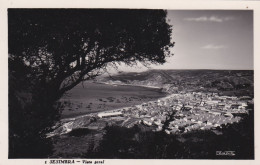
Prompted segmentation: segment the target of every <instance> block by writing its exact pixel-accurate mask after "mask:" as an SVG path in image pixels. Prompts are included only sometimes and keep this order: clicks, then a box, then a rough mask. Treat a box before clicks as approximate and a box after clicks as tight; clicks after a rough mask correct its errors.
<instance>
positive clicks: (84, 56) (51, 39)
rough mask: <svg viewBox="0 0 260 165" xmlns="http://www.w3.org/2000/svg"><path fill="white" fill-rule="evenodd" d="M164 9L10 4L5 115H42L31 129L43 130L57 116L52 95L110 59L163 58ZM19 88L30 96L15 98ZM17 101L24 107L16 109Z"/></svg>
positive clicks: (167, 31)
mask: <svg viewBox="0 0 260 165" xmlns="http://www.w3.org/2000/svg"><path fill="white" fill-rule="evenodd" d="M166 15H167V12H166V11H163V10H119V9H113V10H112V9H106V10H105V9H103V10H100V9H87V10H83V9H48V10H47V9H9V10H8V46H9V105H10V106H9V111H10V114H11V115H10V118H9V121H10V122H11V121H13V120H16V123H19V122H18V121H20V120H21V119H22V116H23V119H25V120H31V118H34V119H37V120H36V121H37V122H39V121H42V122H41V123H42V124H39V123H36V125H40V126H39V128H38V129H36V130H35V132H41V133H42V136H44V132H46V131H43V130H46V128H47V127H50V126H51V124H52V123H53V121H54V120H56V119H57V118H58V114H59V111H58V108H57V106H54V105H57V104H56V102H57V100H59V98H61V97H62V95H63V94H64V93H65V92H66V91H68V90H70V89H72V88H73V87H75V86H76V85H77V84H79V83H80V82H82V81H84V80H88V79H91V78H93V77H95V76H97V75H99V74H100V73H101V72H102V70H104V69H106V67H107V66H108V65H111V64H117V63H125V64H127V65H134V64H135V63H136V62H141V63H143V64H145V65H146V64H151V63H155V64H162V63H164V62H165V58H166V57H167V56H171V55H172V54H171V53H170V48H171V47H173V42H172V41H171V30H172V29H171V26H170V25H169V24H168V23H167V22H166ZM24 92H25V93H26V97H30V99H29V101H28V99H27V101H21V99H19V98H21V95H20V94H21V93H24ZM14 98H15V99H14ZM19 100H20V101H19ZM17 102H20V103H21V102H22V104H25V105H26V106H21V105H19V106H17V105H18V103H17ZM20 103H19V104H20ZM12 104H16V108H12V107H14V106H12ZM17 107H20V109H21V110H19V113H21V112H26V113H21V115H20V116H18V115H15V114H17V111H18V110H17ZM18 109H19V108H18ZM47 121H50V122H47ZM34 124H35V123H34ZM9 125H10V128H11V127H12V126H13V127H16V126H17V127H18V126H19V124H16V125H12V123H9ZM23 129H25V128H23ZM14 134H15V133H14ZM10 136H11V135H10Z"/></svg>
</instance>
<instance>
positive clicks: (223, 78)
mask: <svg viewBox="0 0 260 165" xmlns="http://www.w3.org/2000/svg"><path fill="white" fill-rule="evenodd" d="M253 75H254V71H252V70H148V71H146V72H141V73H134V72H130V73H121V74H117V75H114V76H112V77H105V78H102V79H101V80H99V81H101V82H106V83H116V84H129V85H144V86H154V87H159V88H163V89H164V91H166V92H169V93H179V92H182V91H183V92H186V91H209V92H218V93H220V94H225V95H236V96H241V95H249V96H252V97H253V93H254V90H253V87H254V79H253Z"/></svg>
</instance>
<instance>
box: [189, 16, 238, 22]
mask: <svg viewBox="0 0 260 165" xmlns="http://www.w3.org/2000/svg"><path fill="white" fill-rule="evenodd" d="M233 19H234V17H232V16H227V17H218V16H210V17H208V16H201V17H189V18H184V20H185V21H194V22H224V21H230V20H233Z"/></svg>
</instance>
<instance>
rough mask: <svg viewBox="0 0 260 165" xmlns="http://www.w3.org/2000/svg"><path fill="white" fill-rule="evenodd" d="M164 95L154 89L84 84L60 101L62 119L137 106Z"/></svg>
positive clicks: (92, 83) (93, 83)
mask: <svg viewBox="0 0 260 165" xmlns="http://www.w3.org/2000/svg"><path fill="white" fill-rule="evenodd" d="M166 94H167V93H165V92H162V91H161V89H156V88H146V87H139V86H130V85H118V86H116V85H106V84H101V83H95V82H85V83H84V86H82V84H80V85H78V86H76V87H75V88H73V89H72V90H70V91H69V92H68V93H67V95H65V96H64V97H63V98H62V99H61V102H62V103H63V104H64V110H63V112H62V118H70V117H75V116H80V115H84V114H89V113H94V112H100V111H107V110H112V109H118V108H122V107H128V106H132V105H137V104H141V103H143V102H147V101H152V100H156V99H158V98H161V97H164V96H166Z"/></svg>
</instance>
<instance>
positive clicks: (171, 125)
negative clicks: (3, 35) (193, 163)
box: [5, 7, 257, 164]
mask: <svg viewBox="0 0 260 165" xmlns="http://www.w3.org/2000/svg"><path fill="white" fill-rule="evenodd" d="M6 10H7V15H6V18H7V19H6V20H7V29H8V34H7V46H8V48H7V49H8V62H7V61H6V62H7V64H8V77H7V80H8V87H7V89H8V96H6V97H7V98H8V110H7V111H8V112H7V113H8V117H7V118H8V119H7V121H8V123H6V124H8V128H7V129H8V134H7V135H5V136H6V137H7V139H8V142H7V143H8V144H7V145H8V150H7V152H8V158H7V159H9V160H17V159H23V160H25V159H43V160H45V159H47V160H48V162H47V163H49V164H71V163H72V164H75V163H73V162H74V159H75V160H78V159H79V160H80V159H89V160H91V159H93V160H94V159H95V160H98V161H96V162H95V164H105V163H104V160H106V159H112V160H116V159H120V160H129V159H131V160H153V159H159V160H162V159H163V160H180V159H185V160H194V159H195V160H255V158H256V157H255V154H256V151H255V147H256V141H255V140H256V138H255V121H256V120H257V118H256V114H255V108H256V107H255V104H254V102H255V93H256V92H255V86H256V83H255V76H254V75H255V65H254V58H255V57H254V53H255V52H254V47H255V46H256V45H255V44H254V37H255V36H254V35H255V34H254V33H255V28H254V24H255V22H254V17H255V12H254V10H253V9H252V8H250V7H245V8H244V9H206V8H205V9H168V8H158V9H157V8H87V7H82V8H12V7H9V8H7V9H6ZM49 159H51V160H53V161H50V162H49ZM58 160H60V161H58ZM70 161H73V162H70ZM81 163H82V162H81ZM83 163H84V162H83ZM86 163H87V161H86V162H85V164H86ZM89 163H90V162H89ZM42 164H46V161H45V162H44V161H43V162H42ZM90 164H93V162H92V163H90Z"/></svg>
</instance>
